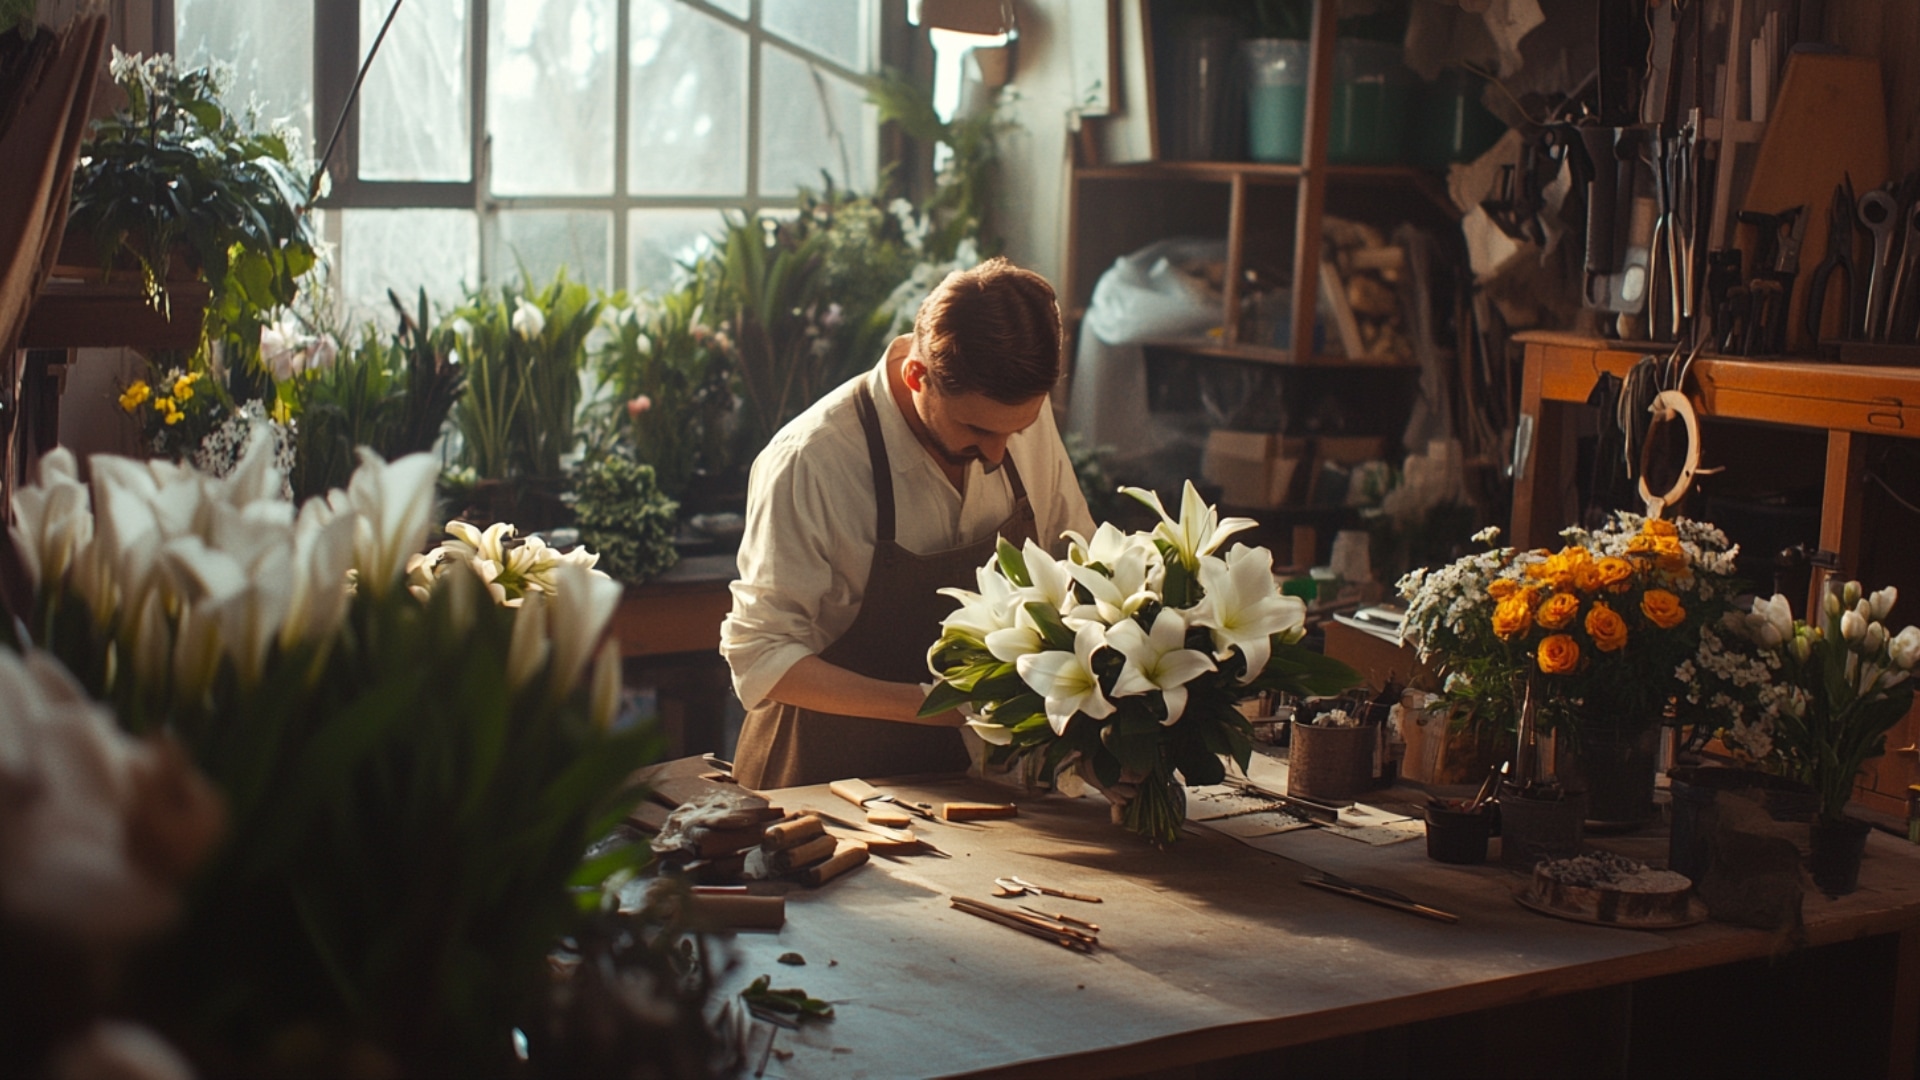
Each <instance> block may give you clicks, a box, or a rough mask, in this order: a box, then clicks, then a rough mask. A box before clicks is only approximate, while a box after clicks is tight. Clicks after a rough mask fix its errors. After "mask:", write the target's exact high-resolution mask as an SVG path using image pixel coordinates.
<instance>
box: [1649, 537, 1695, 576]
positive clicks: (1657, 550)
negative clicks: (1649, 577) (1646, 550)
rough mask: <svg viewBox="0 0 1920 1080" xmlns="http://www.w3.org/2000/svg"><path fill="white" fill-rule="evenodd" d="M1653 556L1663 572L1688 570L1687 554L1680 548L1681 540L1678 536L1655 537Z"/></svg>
mask: <svg viewBox="0 0 1920 1080" xmlns="http://www.w3.org/2000/svg"><path fill="white" fill-rule="evenodd" d="M1653 554H1654V557H1655V559H1657V560H1658V561H1659V564H1660V569H1662V570H1668V571H1675V572H1677V571H1681V570H1685V569H1686V568H1687V553H1686V550H1685V549H1684V548H1682V547H1681V546H1680V538H1679V537H1677V536H1656V537H1654V538H1653Z"/></svg>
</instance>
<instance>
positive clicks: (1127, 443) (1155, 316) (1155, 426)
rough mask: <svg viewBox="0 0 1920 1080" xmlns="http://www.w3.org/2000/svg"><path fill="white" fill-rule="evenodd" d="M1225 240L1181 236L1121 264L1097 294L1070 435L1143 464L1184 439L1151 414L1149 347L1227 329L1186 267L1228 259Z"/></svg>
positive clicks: (1077, 363)
mask: <svg viewBox="0 0 1920 1080" xmlns="http://www.w3.org/2000/svg"><path fill="white" fill-rule="evenodd" d="M1226 254H1227V245H1226V243H1225V241H1221V240H1205V239H1197V238H1193V237H1174V238H1170V239H1167V240H1160V241H1156V242H1155V243H1152V244H1149V245H1148V246H1146V247H1144V248H1141V249H1140V250H1139V251H1136V252H1134V253H1133V254H1131V255H1127V256H1123V257H1122V258H1119V259H1116V260H1114V264H1113V266H1111V267H1109V268H1108V270H1107V272H1106V273H1104V274H1102V275H1100V281H1099V283H1098V284H1096V285H1095V286H1094V288H1093V302H1092V304H1091V305H1090V306H1089V307H1088V308H1087V314H1086V317H1085V319H1084V320H1083V321H1082V322H1081V326H1080V347H1079V352H1078V353H1077V354H1076V356H1075V360H1074V372H1073V386H1072V391H1071V394H1070V396H1069V398H1068V402H1067V430H1068V431H1070V432H1072V433H1074V434H1076V435H1078V436H1079V437H1080V438H1081V439H1082V440H1084V441H1085V442H1086V443H1087V444H1088V445H1090V446H1095V447H1101V448H1103V449H1105V450H1106V451H1107V452H1108V454H1109V456H1110V458H1111V459H1112V460H1113V461H1115V462H1137V461H1139V460H1141V459H1143V458H1146V457H1147V456H1149V455H1151V454H1152V453H1154V452H1155V451H1156V450H1159V449H1161V448H1162V447H1164V446H1166V445H1167V444H1168V443H1169V442H1170V441H1172V440H1174V439H1176V438H1177V437H1178V434H1177V432H1175V431H1173V430H1171V429H1170V428H1168V427H1167V426H1166V425H1164V424H1160V423H1157V422H1156V421H1155V420H1154V418H1153V417H1152V416H1151V415H1150V414H1149V412H1148V409H1147V360H1146V350H1145V349H1143V348H1142V343H1144V342H1150V341H1176V340H1181V339H1205V337H1206V334H1207V331H1209V330H1211V329H1213V328H1214V327H1217V326H1219V325H1220V319H1221V312H1222V310H1223V307H1222V300H1221V297H1220V295H1219V293H1217V292H1215V291H1214V290H1212V289H1211V288H1208V287H1207V284H1206V283H1205V281H1203V280H1202V279H1200V278H1198V277H1196V276H1194V275H1193V274H1190V273H1188V272H1187V271H1186V270H1185V269H1183V268H1184V267H1187V266H1191V265H1194V264H1196V263H1205V262H1218V261H1223V260H1225V258H1226Z"/></svg>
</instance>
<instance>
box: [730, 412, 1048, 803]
mask: <svg viewBox="0 0 1920 1080" xmlns="http://www.w3.org/2000/svg"><path fill="white" fill-rule="evenodd" d="M855 406H856V408H857V410H858V412H859V414H860V426H861V427H862V428H865V429H866V433H867V455H868V457H869V458H870V459H871V460H872V462H873V494H874V501H875V503H876V504H877V505H876V508H875V509H876V513H877V514H878V520H877V522H876V524H875V529H874V532H875V536H874V544H873V565H872V568H871V569H870V570H869V571H868V573H867V589H866V593H865V595H864V596H863V597H862V598H861V600H860V611H859V613H858V614H857V615H855V616H854V618H853V625H851V626H849V627H847V631H846V633H844V634H842V635H840V638H839V640H837V641H835V642H834V643H833V644H831V645H829V646H827V648H826V649H825V651H823V652H821V653H820V659H822V660H825V661H826V662H828V663H830V664H835V665H838V666H840V667H843V668H846V669H847V670H849V671H852V672H854V673H856V674H859V675H865V676H868V677H869V678H874V679H884V680H886V681H888V682H910V683H922V682H926V681H928V680H929V679H930V678H931V677H932V676H931V675H929V674H928V672H927V650H928V649H930V648H932V647H933V643H934V642H935V641H937V640H939V638H940V621H941V620H942V619H944V618H946V616H947V615H948V614H950V613H951V612H952V611H953V609H954V601H953V600H952V598H950V597H946V596H941V595H940V593H939V590H941V589H943V588H971V587H973V585H974V571H975V570H976V569H977V568H979V567H980V566H982V565H984V564H985V563H986V561H987V558H988V557H989V556H990V555H992V554H993V550H994V546H995V544H996V543H997V540H998V537H999V536H1004V537H1006V538H1007V539H1008V540H1010V541H1012V542H1013V543H1014V544H1015V545H1024V544H1025V543H1026V542H1027V541H1028V540H1031V539H1036V537H1037V534H1036V531H1035V526H1034V520H1033V505H1032V503H1031V502H1030V501H1029V500H1028V499H1027V489H1026V486H1025V485H1023V484H1022V483H1021V482H1020V470H1019V469H1017V468H1015V467H1014V464H1013V456H1012V455H1011V454H1009V455H1008V456H1007V458H1006V463H1007V482H1008V483H1010V484H1011V485H1013V514H1012V515H1011V516H1009V517H1008V518H1007V520H1006V521H1005V522H1003V523H1001V525H1000V529H999V532H998V534H997V536H987V537H984V538H982V539H981V540H979V541H977V542H975V543H971V544H967V545H966V546H964V547H957V548H952V549H950V550H947V551H941V552H935V553H934V554H931V555H915V554H914V553H913V552H911V551H908V550H907V549H906V548H904V547H901V546H900V545H899V543H898V542H896V541H895V540H894V538H893V537H894V504H893V469H892V467H891V466H890V465H889V464H888V462H887V448H886V444H885V441H884V440H883V439H882V438H881V436H880V417H879V414H878V413H877V412H876V411H875V409H874V401H873V392H872V391H871V390H870V389H868V386H867V384H866V383H865V382H862V383H861V384H860V390H859V396H858V397H857V398H856V399H855ZM966 767H967V750H966V744H965V743H963V742H961V740H960V731H959V729H958V728H949V727H928V726H926V725H923V724H903V723H898V722H896V721H891V720H872V719H867V718H865V717H857V716H839V715H836V714H833V713H822V712H814V711H812V710H810V709H802V708H799V707H797V706H794V705H784V704H781V703H779V702H775V701H767V702H763V703H761V704H760V705H759V706H757V707H755V708H753V709H750V710H748V712H747V718H746V722H745V723H744V724H743V725H742V726H741V728H740V744H739V747H738V748H737V749H736V750H735V751H734V756H733V775H734V777H735V778H736V779H738V780H739V781H740V782H741V783H742V784H745V785H746V786H747V787H750V788H778V787H795V786H798V785H801V784H824V783H826V782H827V781H829V780H842V779H846V778H847V777H853V776H860V777H868V776H901V775H906V774H910V773H928V772H960V771H963V770H965V769H966Z"/></svg>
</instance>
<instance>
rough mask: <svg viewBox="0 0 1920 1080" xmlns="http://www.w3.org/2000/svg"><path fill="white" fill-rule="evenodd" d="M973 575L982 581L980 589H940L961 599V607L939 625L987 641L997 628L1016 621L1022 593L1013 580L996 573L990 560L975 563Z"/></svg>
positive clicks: (1001, 628)
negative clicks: (1016, 588)
mask: <svg viewBox="0 0 1920 1080" xmlns="http://www.w3.org/2000/svg"><path fill="white" fill-rule="evenodd" d="M973 576H974V580H975V581H977V582H978V583H979V585H980V591H979V592H968V591H967V590H966V589H941V590H940V595H941V596H951V597H953V598H954V599H955V600H958V601H959V602H960V606H959V608H957V609H956V610H955V611H954V612H953V613H952V614H950V615H948V616H947V617H946V618H945V619H944V620H942V621H941V623H940V625H941V626H942V627H944V628H945V629H946V630H947V631H950V632H957V633H960V634H963V635H965V636H967V637H969V638H971V639H973V640H975V641H980V642H985V641H986V640H987V636H988V635H990V634H992V633H993V632H994V631H996V630H1005V629H1008V628H1011V627H1012V626H1013V625H1014V613H1015V612H1017V611H1019V610H1020V603H1019V594H1018V592H1017V590H1015V589H1014V587H1013V583H1012V582H1010V581H1008V580H1007V579H1006V578H1004V577H1002V576H1000V575H999V574H998V573H996V572H995V571H994V569H993V567H992V565H991V564H989V565H987V566H981V567H976V568H975V569H974V572H973Z"/></svg>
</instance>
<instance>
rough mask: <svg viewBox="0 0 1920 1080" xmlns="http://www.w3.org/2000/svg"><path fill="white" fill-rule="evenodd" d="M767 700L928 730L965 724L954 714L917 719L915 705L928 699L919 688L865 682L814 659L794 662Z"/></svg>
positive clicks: (881, 682)
mask: <svg viewBox="0 0 1920 1080" xmlns="http://www.w3.org/2000/svg"><path fill="white" fill-rule="evenodd" d="M767 696H768V697H770V698H772V699H773V700H775V701H778V702H782V703H783V704H787V705H797V706H799V707H800V708H803V709H812V710H813V711H815V712H824V713H838V714H839V715H841V716H864V717H870V718H872V719H874V720H892V721H895V722H897V723H902V724H921V725H925V726H927V727H965V726H966V723H967V718H966V717H965V716H962V715H961V714H960V712H959V711H958V710H949V711H947V712H943V713H940V714H939V715H937V716H926V717H923V716H921V715H920V706H922V705H924V704H926V700H927V690H926V687H924V686H921V685H919V684H915V683H908V682H887V681H885V680H883V679H873V678H869V677H867V676H865V675H859V674H856V673H854V672H852V671H848V670H847V669H846V668H843V667H840V666H838V665H835V664H830V663H828V662H827V661H825V660H822V659H820V658H819V657H818V656H805V657H802V658H800V659H799V660H797V661H795V662H794V665H793V666H792V667H790V668H788V669H787V673H786V674H785V675H782V676H781V677H780V681H779V682H777V683H775V684H774V685H773V691H772V692H771V693H770V694H768V695H767Z"/></svg>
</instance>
